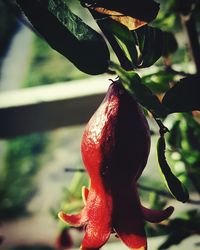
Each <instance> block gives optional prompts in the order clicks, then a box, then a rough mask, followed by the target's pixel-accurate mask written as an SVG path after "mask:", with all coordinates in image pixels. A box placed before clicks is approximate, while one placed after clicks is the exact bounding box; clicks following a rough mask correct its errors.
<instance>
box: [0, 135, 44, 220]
mask: <svg viewBox="0 0 200 250" xmlns="http://www.w3.org/2000/svg"><path fill="white" fill-rule="evenodd" d="M45 144H46V136H45V135H44V134H32V135H28V136H24V137H19V138H16V139H12V140H10V141H9V142H8V143H7V151H6V156H5V165H4V168H3V170H2V173H3V174H2V175H1V185H0V200H1V205H0V218H1V219H4V220H5V219H8V218H15V217H17V216H19V215H23V214H26V204H27V202H28V201H29V200H30V199H31V198H32V196H33V195H34V194H35V192H36V187H35V185H34V178H33V177H34V175H35V174H36V173H37V171H38V168H39V166H40V165H39V157H38V156H39V155H40V153H41V152H42V151H43V150H44V147H45Z"/></svg>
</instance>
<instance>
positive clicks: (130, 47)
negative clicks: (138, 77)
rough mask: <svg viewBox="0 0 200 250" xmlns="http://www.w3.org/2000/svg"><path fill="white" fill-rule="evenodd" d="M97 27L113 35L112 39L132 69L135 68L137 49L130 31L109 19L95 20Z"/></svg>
mask: <svg viewBox="0 0 200 250" xmlns="http://www.w3.org/2000/svg"><path fill="white" fill-rule="evenodd" d="M97 23H98V24H99V26H100V27H101V28H102V29H103V30H104V31H106V32H109V33H110V34H113V36H114V39H115V40H116V42H117V44H118V45H119V46H120V48H121V49H122V51H123V52H124V55H125V56H126V57H127V60H128V61H129V63H131V64H132V67H133V68H135V67H136V66H137V49H136V47H135V40H134V37H133V36H132V33H131V31H130V30H129V29H128V28H127V27H126V26H124V25H122V24H120V23H118V22H116V21H114V20H112V19H111V18H106V19H100V20H97Z"/></svg>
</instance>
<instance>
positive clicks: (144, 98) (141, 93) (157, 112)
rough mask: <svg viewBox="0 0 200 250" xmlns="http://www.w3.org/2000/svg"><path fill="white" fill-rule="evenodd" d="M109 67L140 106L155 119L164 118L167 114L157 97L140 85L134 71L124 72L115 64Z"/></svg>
mask: <svg viewBox="0 0 200 250" xmlns="http://www.w3.org/2000/svg"><path fill="white" fill-rule="evenodd" d="M111 66H112V68H113V69H114V70H115V71H116V73H117V74H118V75H119V78H120V79H121V80H122V83H123V85H124V87H125V88H126V89H127V90H128V91H129V93H130V94H132V95H133V96H134V98H135V99H136V100H137V101H138V102H139V103H140V104H141V105H143V106H144V107H145V108H147V109H148V110H149V111H150V112H151V113H152V114H153V115H154V116H155V117H164V116H165V115H166V114H167V111H166V109H165V108H164V106H162V104H161V103H160V101H159V99H158V98H157V96H156V95H154V94H153V93H152V92H151V90H150V89H148V88H147V87H146V86H145V85H144V84H142V82H141V79H140V77H139V76H138V75H137V74H136V73H135V72H134V71H125V70H124V69H123V68H121V67H120V66H118V65H116V64H112V65H111Z"/></svg>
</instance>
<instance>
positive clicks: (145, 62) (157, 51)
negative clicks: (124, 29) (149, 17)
mask: <svg viewBox="0 0 200 250" xmlns="http://www.w3.org/2000/svg"><path fill="white" fill-rule="evenodd" d="M132 34H133V35H134V37H135V41H136V43H137V45H138V47H139V50H140V57H139V59H138V67H140V68H145V67H149V66H151V65H153V64H154V63H155V62H156V61H157V60H158V59H159V58H160V57H161V55H162V49H163V33H162V31H161V30H160V29H157V28H153V27H150V26H148V25H145V26H143V27H141V28H139V29H137V30H134V31H132Z"/></svg>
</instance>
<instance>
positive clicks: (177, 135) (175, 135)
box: [167, 120, 182, 149]
mask: <svg viewBox="0 0 200 250" xmlns="http://www.w3.org/2000/svg"><path fill="white" fill-rule="evenodd" d="M181 140H182V135H181V129H180V120H177V121H176V122H175V123H174V125H173V127H172V129H171V130H170V133H169V135H168V138H167V141H168V143H169V145H170V146H171V147H172V148H174V149H179V148H181Z"/></svg>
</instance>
